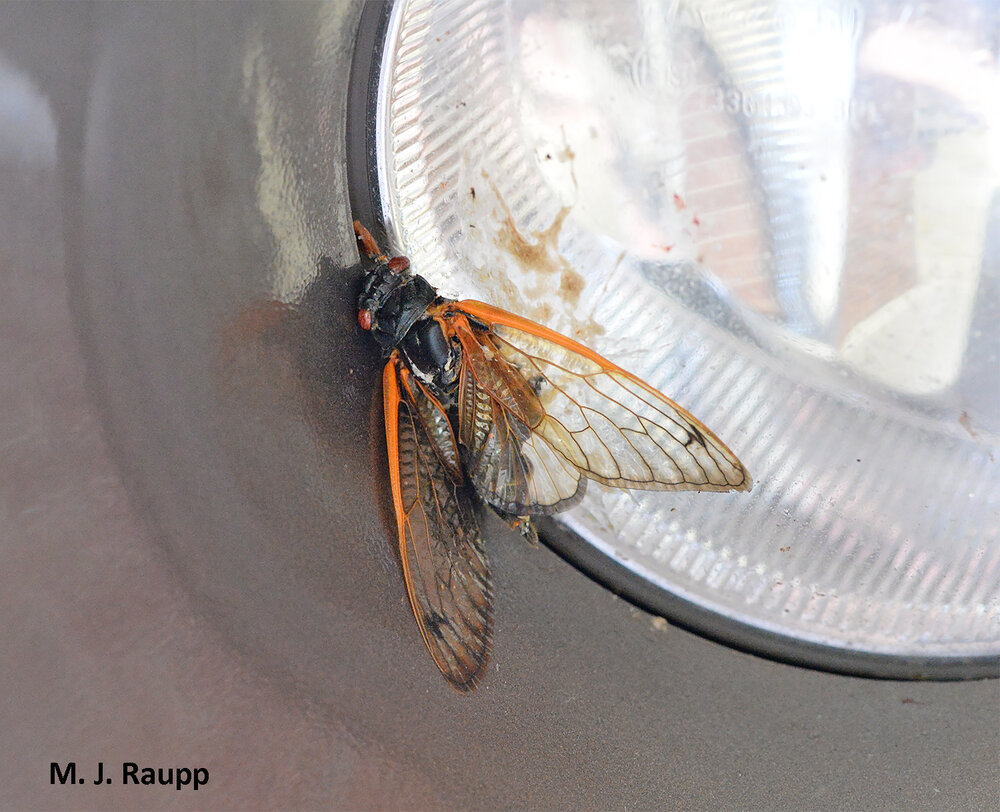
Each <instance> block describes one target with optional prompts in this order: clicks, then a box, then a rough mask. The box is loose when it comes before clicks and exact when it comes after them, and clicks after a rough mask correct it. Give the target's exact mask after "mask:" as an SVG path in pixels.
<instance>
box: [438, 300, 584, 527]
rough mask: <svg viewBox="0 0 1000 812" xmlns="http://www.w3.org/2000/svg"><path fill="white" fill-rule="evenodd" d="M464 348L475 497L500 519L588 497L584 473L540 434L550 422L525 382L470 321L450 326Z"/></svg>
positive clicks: (462, 424)
mask: <svg viewBox="0 0 1000 812" xmlns="http://www.w3.org/2000/svg"><path fill="white" fill-rule="evenodd" d="M447 328H448V332H449V334H450V335H452V336H454V337H455V338H457V339H458V341H459V342H460V343H461V345H462V366H461V372H460V377H459V398H458V414H459V436H460V439H461V444H462V448H463V452H464V453H463V460H464V463H465V470H466V472H467V474H468V477H469V479H470V481H471V482H472V484H473V485H474V486H475V488H476V492H477V493H478V494H479V495H480V496H481V497H482V498H483V499H484V500H485V501H486V502H487V503H488V504H490V505H491V506H493V507H494V508H496V509H497V510H498V511H500V512H501V514H509V515H511V516H515V517H516V516H523V515H526V514H538V513H553V512H555V511H558V510H564V509H565V508H567V507H569V506H570V505H572V504H573V503H575V502H577V501H579V499H580V498H581V497H582V496H583V491H584V486H585V484H586V480H585V479H583V477H582V476H581V475H580V471H579V470H578V469H577V468H576V467H575V466H574V465H572V464H571V463H570V462H569V461H567V459H566V458H565V457H564V456H563V455H561V454H559V453H558V452H557V450H556V449H554V448H553V447H552V445H551V443H550V442H548V441H547V440H546V439H545V438H543V437H541V436H540V435H538V434H536V433H535V431H534V428H533V427H534V426H535V425H536V424H537V423H538V422H539V421H540V420H542V419H543V418H544V416H545V415H544V412H543V410H542V406H541V404H540V403H539V402H538V398H537V396H536V395H535V393H534V391H532V389H531V387H530V386H529V384H528V382H527V381H525V379H524V377H523V376H522V375H521V374H520V372H518V370H516V369H514V368H513V367H512V366H511V365H510V364H509V363H507V362H506V361H504V360H503V359H502V358H499V357H496V356H495V354H494V349H493V347H492V346H491V345H489V344H486V345H484V344H482V343H481V342H482V340H483V339H484V336H482V335H476V334H475V333H474V331H473V330H472V328H471V327H470V326H469V324H468V321H467V320H466V319H464V318H458V319H453V320H450V321H448V324H447Z"/></svg>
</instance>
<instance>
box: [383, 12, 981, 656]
mask: <svg viewBox="0 0 1000 812" xmlns="http://www.w3.org/2000/svg"><path fill="white" fill-rule="evenodd" d="M925 5H927V4H925ZM933 5H934V4H930V6H933ZM944 5H945V4H942V9H944ZM886 8H887V7H886ZM922 8H923V7H922ZM880 9H882V6H881V5H877V4H874V3H873V4H871V8H864V9H863V8H862V7H860V6H858V5H857V4H854V3H844V4H837V3H834V4H822V6H821V7H813V6H808V7H807V6H804V5H801V4H796V3H784V4H782V3H779V4H776V5H771V6H760V5H759V4H750V5H748V4H746V3H725V2H723V3H721V4H719V3H711V4H708V3H706V4H699V3H691V4H677V3H673V2H666V1H665V2H662V3H661V2H639V1H638V0H637V1H636V2H620V3H619V2H616V3H607V2H602V3H582V4H581V3H571V4H564V3H556V2H548V3H547V2H532V3H527V2H516V1H515V2H506V3H504V2H484V1H482V0H480V2H469V0H456V1H455V2H442V1H441V0H414V1H413V2H403V1H402V0H400V2H398V3H397V4H396V7H395V8H394V10H393V12H392V18H391V23H390V32H389V38H388V42H387V44H386V50H385V53H384V56H383V65H382V79H381V82H382V86H381V94H380V107H379V109H378V111H377V116H378V160H379V171H380V182H381V186H382V189H381V191H382V195H383V201H384V205H385V206H386V214H387V217H388V220H389V227H390V232H391V233H392V234H393V235H394V237H395V245H394V246H393V248H399V249H401V250H405V251H406V252H407V254H408V255H409V257H410V260H411V262H412V265H413V268H414V270H415V271H417V272H418V273H420V274H422V275H424V276H425V277H426V278H427V279H428V280H429V281H430V282H431V283H432V284H434V285H436V286H438V287H439V288H441V290H442V292H443V293H444V294H446V295H450V296H455V297H463V298H467V297H474V298H480V299H483V300H485V301H488V302H490V303H493V304H496V305H498V306H500V307H503V308H506V309H509V310H512V311H514V312H516V313H519V314H521V315H524V316H527V317H529V318H532V319H534V320H536V321H539V322H542V323H544V324H546V325H547V326H549V327H552V328H553V329H556V330H558V331H560V332H563V333H565V334H567V335H570V336H572V337H574V338H577V339H578V340H581V341H582V342H584V343H585V344H588V345H589V346H591V347H593V348H594V349H595V350H597V351H598V352H600V353H602V354H604V355H606V356H607V357H609V358H610V359H612V360H613V361H615V362H616V363H618V364H619V365H621V366H623V367H625V368H626V369H628V370H629V371H631V372H634V373H635V374H637V375H639V376H640V377H642V378H644V379H645V380H647V381H648V382H649V383H651V384H652V385H654V386H656V387H657V388H659V389H660V390H661V391H663V392H664V393H666V394H667V395H669V396H670V397H672V398H674V399H675V400H677V401H678V402H679V403H680V404H681V405H683V406H684V407H686V408H687V409H688V410H690V411H691V412H693V413H694V414H695V415H697V416H698V417H699V418H700V419H701V420H703V421H704V422H705V423H706V424H707V425H708V426H709V427H710V428H712V430H713V431H715V432H716V433H717V434H718V435H719V436H720V437H721V438H722V439H723V440H724V441H725V442H726V443H727V444H728V445H729V446H730V447H731V448H732V449H733V450H734V451H735V452H736V453H737V454H738V455H739V457H740V458H741V459H742V460H743V461H744V463H745V464H746V465H747V467H748V468H749V469H750V471H751V473H752V474H753V477H754V480H755V483H756V484H755V487H754V489H753V491H752V493H750V494H749V495H747V494H731V495H730V494H725V495H723V494H701V493H681V494H669V493H638V492H620V491H613V490H607V489H602V488H599V487H596V486H595V487H592V488H590V489H589V493H588V496H587V498H586V499H585V501H584V503H583V504H582V505H580V506H579V507H577V508H575V509H573V510H572V511H571V512H569V513H567V514H563V515H562V517H561V519H562V521H564V522H565V523H566V524H567V525H568V526H569V527H571V528H572V529H573V530H575V531H576V532H577V533H579V534H580V535H582V536H583V537H584V538H586V539H587V540H588V541H590V542H591V543H592V544H594V545H595V546H597V547H598V548H599V549H601V550H602V551H604V552H606V553H607V554H608V555H609V556H611V557H613V558H614V559H616V560H617V561H619V562H621V563H623V564H624V565H625V566H627V567H628V568H630V569H631V570H632V571H634V572H635V573H638V574H640V575H641V576H642V577H643V578H645V579H647V580H648V581H649V582H651V583H653V584H656V585H659V586H661V587H663V589H665V590H669V591H670V592H671V593H674V594H676V595H680V596H682V597H684V598H686V599H688V600H689V601H691V602H692V603H694V604H696V605H699V606H702V607H705V608H708V609H711V610H713V611H715V612H717V613H719V614H720V615H722V616H724V617H727V618H731V619H733V620H738V621H741V622H743V623H747V624H751V625H752V626H755V627H758V628H761V629H765V630H770V631H774V632H777V633H780V634H783V635H787V636H790V637H793V638H796V639H798V640H802V641H807V642H812V643H820V644H825V645H828V646H833V647H835V648H839V649H843V650H845V651H857V652H867V653H877V654H890V655H905V656H918V657H928V656H930V657H940V658H958V657H975V656H984V655H994V654H997V653H998V652H1000V539H998V526H1000V448H998V443H997V437H998V431H1000V408H998V407H1000V371H998V370H1000V359H998V348H1000V326H998V325H1000V302H998V286H1000V281H998V265H1000V260H998V257H1000V204H998V202H997V201H998V200H1000V195H998V194H997V190H998V188H1000V73H998V70H997V65H996V62H995V51H991V50H990V48H995V43H993V44H992V45H991V44H990V43H988V42H986V41H985V40H984V41H983V42H979V40H978V39H977V38H978V37H980V36H982V37H986V36H987V35H988V31H989V30H995V29H990V27H989V26H980V27H977V26H972V25H969V24H968V22H969V21H966V20H964V19H963V20H956V21H955V25H956V26H960V27H961V31H959V32H957V33H956V32H955V31H951V30H949V29H948V28H947V27H946V26H945V25H944V24H943V23H942V22H940V20H955V18H954V17H953V12H952V11H948V12H947V13H942V14H941V15H940V16H938V17H936V18H935V17H928V18H925V19H909V18H908V19H905V20H901V19H900V18H899V17H898V16H892V17H889V16H880V13H881V12H880V11H879V10H880ZM925 10H926V9H925ZM886 13H888V12H886ZM990 13H991V14H995V13H996V12H990ZM994 22H996V20H994ZM991 53H992V54H993V56H992V57H990V54H991ZM976 88H979V90H976Z"/></svg>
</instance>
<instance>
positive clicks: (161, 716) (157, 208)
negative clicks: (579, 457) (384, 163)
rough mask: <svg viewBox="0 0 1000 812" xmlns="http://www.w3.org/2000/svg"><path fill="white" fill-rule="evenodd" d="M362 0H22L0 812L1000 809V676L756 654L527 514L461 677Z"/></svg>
mask: <svg viewBox="0 0 1000 812" xmlns="http://www.w3.org/2000/svg"><path fill="white" fill-rule="evenodd" d="M359 12H360V8H359V6H358V5H357V4H333V5H330V6H320V5H312V4H305V3H298V4H289V5H280V6H272V5H270V4H265V5H252V4H232V5H210V6H208V5H186V4H185V5H174V4H163V5H157V6H149V5H146V4H136V5H108V6H101V5H98V6H92V5H81V4H67V5H50V4H46V5H41V4H38V5H35V4H7V5H3V6H0V88H2V93H0V237H2V238H0V285H2V291H3V294H2V296H0V326H2V333H0V343H2V352H0V365H2V367H0V368H2V374H0V386H2V387H3V393H4V394H3V403H4V408H3V410H2V412H0V448H2V452H0V521H2V524H0V533H2V537H0V539H2V543H0V606H2V607H3V613H4V614H3V617H4V623H3V624H2V631H0V651H2V653H3V656H2V658H0V690H2V693H3V696H4V698H5V701H4V702H3V704H2V705H0V730H2V731H3V739H2V745H0V748H2V752H0V804H2V805H3V806H4V807H8V808H11V807H13V808H24V807H45V808H79V807H82V806H85V807H112V806H130V807H139V806H141V807H143V808H164V807H181V808H191V807H202V808H207V807H212V808H218V807H248V806H250V807H266V806H281V807H285V808H288V807H334V808H346V807H351V808H358V807H382V808H384V807H423V808H431V807H445V806H446V807H451V808H454V807H497V806H516V807H562V808H599V807H619V806H633V807H634V806H639V807H664V806H675V807H687V808H713V807H720V806H726V807H734V806H738V807H746V808H775V807H782V806H784V807H788V806H792V807H809V808H845V807H853V808H866V809H873V808H900V807H905V808H909V809H918V808H926V809H941V808H949V807H963V808H969V807H974V808H991V807H993V808H995V807H996V806H997V790H996V787H997V781H998V779H1000V773H998V770H997V765H996V760H995V754H996V752H997V749H998V747H1000V733H998V726H997V724H996V714H995V710H996V708H997V707H998V703H1000V692H998V691H1000V687H998V683H997V682H995V681H994V682H979V683H955V684H921V683H913V684H900V683H892V682H874V681H866V680H861V679H854V678H846V677H838V676H832V675H827V674H819V673H814V672H809V671H805V670H801V669H796V668H792V667H789V666H784V665H780V664H776V663H772V662H768V661H765V660H762V659H758V658H755V657H752V656H749V655H745V654H741V653H737V652H734V651H732V650H729V649H726V648H724V647H722V646H718V645H716V644H713V643H711V642H708V641H705V640H703V639H700V638H697V637H695V636H692V635H690V634H687V633H685V632H683V631H680V630H678V629H675V628H673V627H669V626H667V625H666V624H664V623H662V622H660V621H657V620H655V619H654V618H652V617H650V616H649V615H646V614H644V613H643V612H641V611H639V610H636V609H635V608H633V607H632V606H630V605H629V604H627V603H625V602H623V601H621V600H619V599H617V598H615V597H614V596H613V595H612V594H611V593H610V592H608V591H607V590H605V589H604V588H602V587H600V586H598V585H597V584H595V583H593V582H592V581H590V580H588V579H587V578H586V577H585V576H583V575H581V574H580V573H579V572H577V571H576V570H574V569H573V568H572V567H570V566H568V565H567V564H565V563H564V562H563V561H562V560H561V559H559V558H558V557H557V556H556V555H554V554H553V553H551V552H549V551H548V550H545V549H539V550H535V549H531V548H529V547H528V546H527V545H525V544H524V543H523V542H522V541H521V540H520V539H519V538H517V537H514V536H513V535H512V534H511V533H509V532H508V531H507V530H506V529H505V528H504V527H503V526H502V525H501V524H500V523H499V522H496V521H490V522H488V523H487V525H486V532H487V536H488V538H487V544H488V546H489V549H490V554H491V558H492V562H493V565H494V569H495V575H496V581H497V584H498V585H499V587H500V589H499V593H498V600H497V633H496V649H495V658H494V665H493V667H492V670H491V671H490V674H489V677H488V679H487V681H486V683H485V684H484V686H483V687H482V688H481V689H480V690H479V691H478V692H477V693H476V694H474V695H473V696H471V697H461V696H458V695H457V694H456V693H455V692H454V691H452V690H451V689H450V688H448V686H447V685H446V684H444V682H443V681H442V680H441V679H440V677H439V676H438V674H437V673H436V671H435V669H434V666H433V664H432V663H431V662H430V661H429V660H428V658H427V656H426V652H425V650H424V646H423V643H422V642H421V640H420V638H419V635H418V634H417V633H416V630H415V628H414V624H413V618H412V616H411V614H410V609H409V607H408V606H407V605H406V599H405V593H404V588H403V584H402V578H401V575H400V572H399V568H398V564H397V561H396V558H395V552H394V546H395V542H394V539H393V535H394V533H393V528H392V517H391V516H390V515H389V513H388V502H387V500H388V495H387V489H386V487H385V474H386V470H385V464H384V462H383V458H384V446H383V441H382V438H381V427H380V426H379V422H378V419H379V413H378V391H377V386H376V384H375V381H376V378H377V374H378V368H379V360H378V358H377V357H376V354H375V352H374V351H373V350H372V349H371V348H370V347H369V346H368V344H367V343H366V342H365V341H364V340H363V337H362V336H360V335H359V332H358V330H357V328H356V325H355V321H354V313H353V285H354V283H355V281H356V279H355V275H354V273H353V272H351V271H349V270H348V271H344V272H342V270H343V269H345V268H348V269H349V268H350V266H351V265H352V263H354V262H355V261H356V251H355V248H354V245H353V237H352V235H351V230H350V222H349V219H348V207H347V195H346V184H345V169H344V156H343V146H342V144H343V116H344V109H345V93H346V85H347V82H346V76H347V70H348V65H349V62H350V49H351V44H352V42H353V36H354V26H355V25H356V23H357V20H358V16H359ZM323 257H329V258H330V259H329V260H327V261H323V260H322V258H323ZM277 301H283V302H286V303H293V304H294V306H292V307H286V308H283V307H278V306H276V305H274V304H267V303H269V302H270V303H274V302H277ZM71 759H72V760H76V761H77V762H78V764H80V765H81V770H84V775H87V776H88V777H90V776H91V775H92V773H93V767H92V766H90V765H94V764H96V762H97V761H98V760H103V761H104V762H105V763H106V765H120V763H121V762H123V761H136V762H140V763H143V764H148V765H151V766H163V767H169V766H178V765H190V766H204V767H207V768H208V769H209V770H210V772H211V780H210V783H209V785H208V786H206V787H204V788H203V789H201V790H199V791H198V793H197V795H195V794H194V793H192V792H190V791H182V792H178V791H176V790H174V789H173V788H171V787H133V786H129V787H122V786H121V785H120V784H119V783H118V782H117V780H116V782H115V783H114V784H112V785H108V786H106V787H94V786H92V785H87V786H79V787H63V786H58V785H57V786H50V785H49V764H50V762H51V761H68V760H71ZM115 777H116V778H117V775H116V774H115Z"/></svg>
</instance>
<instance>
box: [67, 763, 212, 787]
mask: <svg viewBox="0 0 1000 812" xmlns="http://www.w3.org/2000/svg"><path fill="white" fill-rule="evenodd" d="M110 773H111V770H110V769H109V770H107V771H105V769H104V762H103V761H98V762H97V777H96V778H94V779H93V781H92V782H90V783H93V784H110V783H111V782H112V778H111V774H110ZM121 782H122V783H123V784H139V785H144V786H154V785H156V786H165V787H171V786H172V787H174V788H175V789H183V788H185V787H190V788H191V789H194V790H197V789H199V788H200V787H203V786H205V784H207V783H208V770H207V769H205V768H204V767H142V766H140V765H139V764H136V763H135V762H134V761H124V762H122V767H121ZM49 783H50V784H86V783H88V782H87V779H86V778H84V777H83V776H79V777H78V776H77V772H76V762H75V761H68V762H66V764H65V766H64V765H62V764H60V763H59V762H56V761H53V762H51V763H50V764H49Z"/></svg>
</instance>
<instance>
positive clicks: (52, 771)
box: [49, 761, 76, 784]
mask: <svg viewBox="0 0 1000 812" xmlns="http://www.w3.org/2000/svg"><path fill="white" fill-rule="evenodd" d="M56 781H58V782H59V783H60V784H65V783H66V782H67V781H69V783H71V784H75V783H76V762H75V761H71V762H69V764H67V765H66V769H65V770H61V769H59V764H58V763H56V762H55V761H53V762H52V763H50V764H49V783H50V784H54V783H56Z"/></svg>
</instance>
